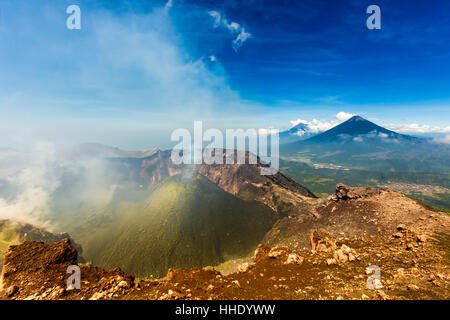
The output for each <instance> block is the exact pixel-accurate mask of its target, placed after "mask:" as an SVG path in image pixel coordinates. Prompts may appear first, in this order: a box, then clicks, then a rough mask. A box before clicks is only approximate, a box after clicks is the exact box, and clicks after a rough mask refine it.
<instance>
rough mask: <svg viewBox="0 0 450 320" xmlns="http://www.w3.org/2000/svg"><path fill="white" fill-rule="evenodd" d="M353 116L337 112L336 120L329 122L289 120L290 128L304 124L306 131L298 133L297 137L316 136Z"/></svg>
mask: <svg viewBox="0 0 450 320" xmlns="http://www.w3.org/2000/svg"><path fill="white" fill-rule="evenodd" d="M353 116H354V115H353V114H351V113H347V112H343V111H341V112H339V113H338V114H336V115H335V117H336V119H335V120H331V121H324V120H318V119H312V120H311V121H308V120H304V119H297V120H291V121H290V122H291V128H292V127H295V126H296V125H299V124H304V125H305V126H306V127H307V129H306V131H301V132H300V131H299V132H298V133H297V135H300V136H302V135H304V134H305V133H309V134H317V133H320V132H324V131H327V130H330V129H331V128H333V127H335V126H337V125H338V124H340V123H342V122H344V121H346V120H348V119H350V118H351V117H353Z"/></svg>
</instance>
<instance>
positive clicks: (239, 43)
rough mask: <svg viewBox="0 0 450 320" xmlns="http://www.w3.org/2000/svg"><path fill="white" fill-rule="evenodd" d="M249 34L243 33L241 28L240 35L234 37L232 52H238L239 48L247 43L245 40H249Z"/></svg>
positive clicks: (243, 30)
mask: <svg viewBox="0 0 450 320" xmlns="http://www.w3.org/2000/svg"><path fill="white" fill-rule="evenodd" d="M251 36H252V35H251V34H250V33H248V32H245V29H244V28H242V29H241V33H239V34H238V36H237V37H236V39H234V40H233V49H234V51H236V52H237V51H238V50H239V48H240V47H242V45H243V44H244V42H245V41H247V39H250V38H251Z"/></svg>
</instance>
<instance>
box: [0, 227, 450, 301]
mask: <svg viewBox="0 0 450 320" xmlns="http://www.w3.org/2000/svg"><path fill="white" fill-rule="evenodd" d="M396 232H400V234H395V236H394V234H391V235H386V236H377V237H367V238H363V239H361V238H360V239H356V238H355V239H346V238H338V237H332V236H331V235H329V234H327V233H325V232H323V231H315V232H314V233H313V234H312V235H311V237H310V239H312V243H313V244H314V245H315V250H299V251H296V250H292V249H290V248H289V247H287V246H275V247H272V248H270V247H268V246H265V245H260V246H259V247H258V248H257V249H256V250H255V254H254V258H253V259H251V260H250V261H248V262H247V263H244V264H241V265H240V266H239V268H238V270H237V271H236V272H235V273H231V274H229V275H223V274H222V273H220V272H219V271H217V270H215V269H214V268H212V267H207V268H203V269H201V268H194V269H190V270H186V269H177V268H172V269H170V270H169V271H168V273H167V276H166V277H165V278H164V279H161V280H141V281H139V282H138V283H134V278H133V277H132V276H131V275H129V274H126V273H124V272H122V271H120V270H119V269H113V270H110V271H108V272H107V271H105V270H102V269H99V268H96V267H87V266H81V289H80V290H67V287H66V279H67V277H68V275H67V274H66V269H67V266H69V265H72V264H76V262H77V254H76V251H75V249H74V248H73V247H72V246H71V245H70V241H68V240H64V241H60V242H57V243H54V244H51V245H46V244H43V243H36V242H27V243H24V244H22V245H20V246H14V247H11V248H10V249H9V250H8V254H7V256H6V257H5V265H6V266H7V268H6V271H5V273H4V275H3V278H2V291H1V298H2V299H37V300H41V299H45V300H54V299H86V300H87V299H91V300H101V299H154V300H181V299H192V300H195V299H205V300H206V299H449V298H450V297H449V290H448V283H449V280H450V272H449V271H448V264H449V262H450V261H449V244H450V236H449V235H448V234H434V235H433V237H432V238H431V237H430V238H428V239H427V240H426V241H422V240H421V239H420V237H419V236H418V234H416V233H415V232H414V231H412V230H410V229H408V228H406V227H404V226H398V228H397V229H396ZM322 245H323V246H322ZM410 248H413V249H410ZM330 261H332V263H330ZM369 266H371V268H372V269H373V268H375V269H376V268H377V267H378V268H379V269H380V280H379V281H380V282H379V283H380V284H381V286H380V288H382V290H381V289H378V290H375V289H374V290H371V289H369V288H368V287H367V281H368V277H369V276H370V273H368V274H366V272H367V270H368V269H370V268H368V267H369Z"/></svg>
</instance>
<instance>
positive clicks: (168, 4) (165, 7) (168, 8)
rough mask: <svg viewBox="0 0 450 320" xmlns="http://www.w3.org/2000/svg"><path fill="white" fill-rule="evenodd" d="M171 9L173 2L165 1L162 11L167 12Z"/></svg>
mask: <svg viewBox="0 0 450 320" xmlns="http://www.w3.org/2000/svg"><path fill="white" fill-rule="evenodd" d="M172 7H173V0H169V1H167V3H166V5H165V6H164V10H166V11H169V10H170V8H172Z"/></svg>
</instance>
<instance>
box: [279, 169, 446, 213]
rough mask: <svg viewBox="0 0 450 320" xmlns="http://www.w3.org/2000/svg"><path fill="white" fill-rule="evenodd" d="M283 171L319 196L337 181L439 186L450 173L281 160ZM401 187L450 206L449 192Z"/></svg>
mask: <svg viewBox="0 0 450 320" xmlns="http://www.w3.org/2000/svg"><path fill="white" fill-rule="evenodd" d="M282 168H283V170H282V172H283V173H284V174H285V175H287V176H288V177H290V178H292V179H294V180H295V181H297V182H298V183H300V184H302V185H304V186H305V187H307V188H308V189H310V190H311V191H312V192H313V193H315V194H316V195H317V196H321V197H326V196H328V195H330V194H332V193H333V192H334V190H335V187H336V184H337V183H344V184H347V185H350V186H355V187H364V186H372V187H380V186H384V185H388V186H389V185H391V184H393V183H402V184H414V185H419V186H439V187H442V188H446V189H450V174H437V173H419V172H379V171H369V170H354V169H352V170H339V169H325V168H319V169H314V168H313V167H311V166H309V165H308V164H305V163H300V162H293V161H291V162H287V161H282ZM407 189H408V188H406V190H399V191H401V192H403V193H405V194H406V195H408V196H409V197H411V198H414V199H417V200H419V201H421V202H423V203H425V204H427V205H429V206H431V207H433V208H435V209H438V210H442V211H449V210H450V193H445V192H432V193H431V194H430V192H428V191H427V190H424V192H417V190H407Z"/></svg>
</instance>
